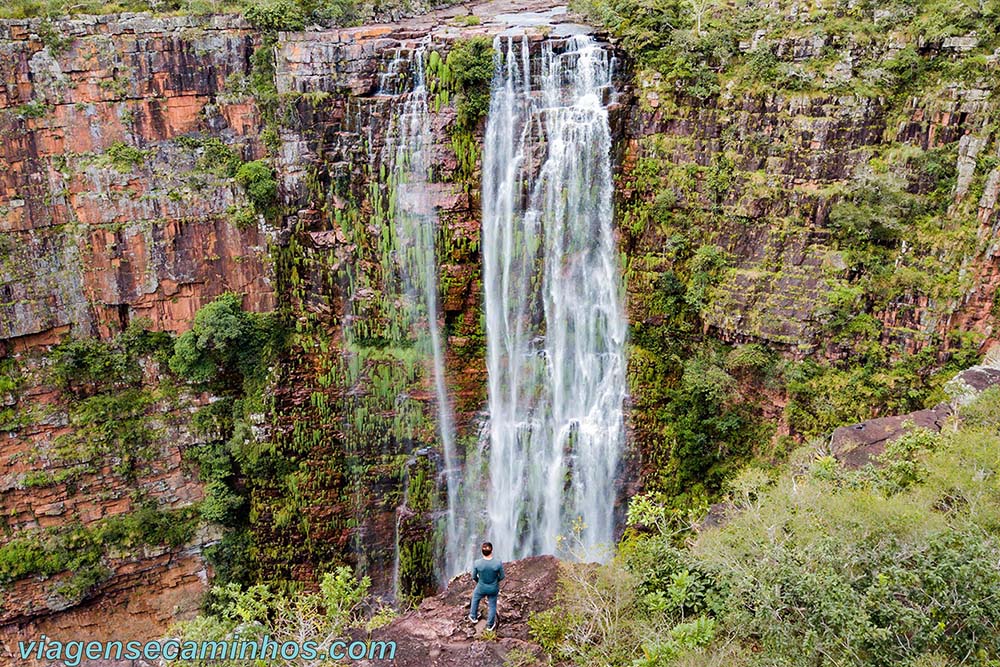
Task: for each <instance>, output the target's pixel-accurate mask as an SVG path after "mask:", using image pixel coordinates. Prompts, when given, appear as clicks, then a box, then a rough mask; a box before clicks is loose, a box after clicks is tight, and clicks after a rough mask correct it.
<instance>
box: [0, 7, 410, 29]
mask: <svg viewBox="0 0 1000 667" xmlns="http://www.w3.org/2000/svg"><path fill="white" fill-rule="evenodd" d="M402 6H403V3H389V4H385V3H382V4H379V3H373V2H359V1H358V0H266V1H265V2H249V1H248V0H116V1H115V2H96V1H95V0H83V1H82V2H76V1H74V2H70V1H69V0H15V2H13V3H10V4H8V5H5V6H4V7H3V8H0V18H14V19H19V18H31V17H50V18H51V17H60V16H68V15H77V14H113V13H118V12H153V13H156V14H191V15H204V14H219V13H242V14H243V15H244V16H245V17H246V18H247V20H248V21H249V22H250V24H251V25H253V26H254V27H255V28H258V29H260V30H267V31H277V30H300V29H302V28H304V27H305V26H306V25H307V24H321V25H340V26H349V25H358V24H359V23H360V22H361V21H363V20H365V19H370V18H373V17H374V16H375V15H376V14H378V13H381V12H388V11H392V10H393V9H397V8H399V7H402Z"/></svg>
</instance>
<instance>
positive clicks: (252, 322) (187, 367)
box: [170, 165, 276, 392]
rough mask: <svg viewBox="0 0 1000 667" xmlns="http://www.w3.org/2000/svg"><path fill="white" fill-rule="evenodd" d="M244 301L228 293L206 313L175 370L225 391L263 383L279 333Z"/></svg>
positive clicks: (176, 356)
mask: <svg viewBox="0 0 1000 667" xmlns="http://www.w3.org/2000/svg"><path fill="white" fill-rule="evenodd" d="M244 166H245V165H244ZM242 301H243V298H242V297H241V296H240V295H239V294H234V293H232V292H227V293H226V294H223V295H221V296H219V297H217V298H216V299H215V300H214V301H212V302H211V303H209V304H206V305H205V306H204V307H203V308H201V309H200V310H199V311H198V312H197V313H196V314H195V317H194V323H193V324H192V326H191V329H190V330H189V331H187V332H185V333H183V334H181V336H179V337H178V338H177V340H176V342H175V343H174V353H173V356H172V357H171V358H170V369H171V370H172V371H174V372H175V373H177V374H178V375H179V376H181V377H182V378H184V379H186V380H188V381H189V382H192V383H195V384H199V385H206V386H210V387H212V388H213V389H215V390H216V391H219V392H226V391H227V390H230V391H231V390H233V389H240V388H242V387H243V385H244V383H245V382H248V381H251V382H252V381H260V380H261V379H262V378H263V375H264V374H265V373H266V366H265V365H264V364H265V363H266V361H267V353H268V351H269V350H270V349H272V347H273V345H274V344H275V340H276V339H275V335H276V329H275V328H274V326H273V325H272V319H271V316H270V315H262V314H258V313H248V312H246V311H244V310H243V305H242Z"/></svg>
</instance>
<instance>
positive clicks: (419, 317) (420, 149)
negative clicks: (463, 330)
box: [379, 46, 459, 583]
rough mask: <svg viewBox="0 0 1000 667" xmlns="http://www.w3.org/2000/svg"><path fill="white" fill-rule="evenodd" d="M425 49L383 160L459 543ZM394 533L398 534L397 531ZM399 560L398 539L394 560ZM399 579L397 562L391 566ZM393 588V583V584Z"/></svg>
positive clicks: (396, 75)
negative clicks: (429, 366)
mask: <svg viewBox="0 0 1000 667" xmlns="http://www.w3.org/2000/svg"><path fill="white" fill-rule="evenodd" d="M425 53H426V49H425V48H424V47H422V46H421V47H418V48H417V49H414V50H413V51H412V52H411V53H410V54H409V58H408V60H409V66H410V75H411V77H412V81H413V88H412V90H411V91H410V92H409V93H408V94H407V95H406V97H405V101H404V102H403V106H402V109H400V110H399V112H398V113H397V114H394V117H395V124H394V125H393V126H392V127H390V129H389V132H388V135H387V138H386V146H385V152H386V158H387V159H386V160H385V162H384V163H385V164H388V165H390V173H389V185H390V191H391V193H392V201H391V205H390V211H391V215H392V226H391V228H392V233H393V244H392V246H393V249H394V254H395V260H396V262H395V263H396V266H397V267H398V271H399V276H400V279H401V283H402V292H403V293H404V294H405V295H406V297H407V300H408V302H409V303H408V304H407V311H408V314H409V316H410V320H411V322H412V323H414V324H416V325H417V326H420V325H421V324H423V325H424V326H426V336H423V335H419V334H418V339H419V338H423V339H424V340H425V341H426V342H428V343H429V346H430V352H431V358H432V361H433V376H434V390H435V397H436V402H437V417H438V435H439V437H440V439H441V443H442V449H443V450H444V461H445V471H444V475H445V484H446V490H447V496H448V510H447V513H446V517H445V519H446V526H445V531H446V534H445V539H446V540H447V542H448V543H452V542H453V541H456V540H458V539H459V538H458V530H457V527H456V519H455V508H456V506H457V501H456V497H457V493H458V484H459V479H458V469H459V468H458V462H457V460H456V455H455V429H454V424H453V420H452V412H451V403H450V401H449V400H448V393H447V387H446V382H445V358H444V345H443V342H442V340H441V338H442V336H441V328H440V324H439V322H438V314H439V309H438V281H437V270H438V262H437V255H436V252H435V237H436V235H437V222H438V221H437V215H436V212H435V210H434V205H433V203H432V201H431V198H430V196H429V190H430V187H429V183H430V180H431V173H430V171H431V170H430V155H429V153H430V150H431V147H432V139H433V137H432V134H431V123H430V118H429V114H428V102H427V86H426V78H425V77H426V74H425V65H424V57H425ZM406 60H407V58H406V57H405V56H404V54H403V53H397V55H396V57H395V58H394V59H393V60H392V61H391V62H390V64H389V66H388V68H387V72H386V73H385V74H383V75H382V76H380V80H379V92H380V93H381V94H400V93H401V91H400V90H398V87H399V85H400V79H401V67H402V66H403V64H404V62H405V61H406ZM397 533H398V530H397ZM398 558H399V544H398V535H397V544H396V559H397V561H398ZM395 567H396V571H397V572H396V576H394V580H398V567H399V566H398V562H397V563H396V566H395ZM397 583H398V581H397Z"/></svg>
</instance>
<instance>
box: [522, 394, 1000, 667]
mask: <svg viewBox="0 0 1000 667" xmlns="http://www.w3.org/2000/svg"><path fill="white" fill-rule="evenodd" d="M963 416H964V420H963V423H962V424H961V427H960V428H958V429H957V430H955V429H953V428H948V429H946V432H945V433H943V434H934V433H930V432H927V431H920V430H917V431H913V432H911V433H910V434H909V435H907V436H905V437H903V438H902V439H900V440H898V441H896V442H895V443H893V444H892V445H890V447H889V449H888V450H887V451H886V453H885V454H884V455H883V456H882V457H881V459H880V460H879V461H878V462H877V464H875V465H869V466H868V467H865V468H863V469H861V470H856V471H850V470H845V469H843V468H842V467H841V466H840V465H839V464H838V463H837V462H836V461H835V460H834V459H833V458H832V457H830V456H827V455H824V454H823V452H822V450H817V449H806V450H803V451H800V452H798V453H797V455H796V456H795V457H793V462H792V463H791V464H789V465H788V466H786V467H785V468H784V469H782V470H781V471H780V472H779V473H777V474H774V475H769V474H767V473H765V472H763V471H761V470H759V469H748V470H746V471H744V472H743V473H742V474H740V475H739V476H737V477H736V478H735V479H734V480H733V481H732V483H731V484H730V485H729V487H728V488H729V491H728V502H729V503H730V504H731V507H732V509H731V515H732V516H731V518H730V519H729V520H728V521H727V522H726V523H725V525H723V526H721V527H715V528H705V529H703V530H700V531H699V530H691V529H690V528H688V526H687V524H686V522H685V521H684V520H683V518H682V517H681V515H678V514H672V513H670V512H669V511H667V510H666V509H665V508H663V507H662V506H657V505H655V504H651V503H648V502H642V501H640V502H633V505H632V510H633V511H632V512H631V515H630V522H631V527H630V529H629V533H628V535H627V536H626V539H625V540H624V541H623V543H622V544H621V545H620V552H619V554H618V555H617V557H616V558H615V559H614V561H613V562H612V563H611V564H610V565H608V566H604V567H600V568H591V569H588V568H585V567H583V566H579V565H567V566H566V574H565V577H564V581H563V588H562V594H561V603H560V605H559V606H558V607H556V608H554V609H553V610H551V611H548V612H545V613H543V614H540V615H538V616H536V617H535V618H534V619H533V620H532V626H533V632H534V636H535V638H536V639H537V640H539V641H540V643H542V645H543V646H545V647H546V649H547V651H548V652H549V653H550V655H551V656H552V658H553V659H556V660H559V659H570V660H572V661H573V662H574V663H576V664H580V665H590V666H593V667H596V666H604V665H608V666H610V665H632V666H634V667H654V666H663V667H666V666H667V665H678V666H679V665H685V666H687V665H690V666H694V665H698V666H701V667H704V666H707V665H719V666H722V665H726V666H729V667H735V666H743V665H747V666H749V665H759V666H762V667H763V666H765V665H766V666H768V667H774V666H776V665H782V666H788V667H793V666H794V667H799V666H801V667H807V666H808V667H815V666H819V665H842V666H846V665H858V666H861V665H865V666H881V665H885V666H889V665H893V666H898V665H913V666H916V665H921V666H927V667H929V666H932V665H933V666H939V667H944V666H946V665H996V664H1000V663H998V662H997V660H998V658H1000V593H998V592H1000V568H998V566H997V563H998V562H1000V476H998V475H1000V432H998V427H1000V391H998V390H997V389H992V390H990V391H988V392H986V393H985V394H983V395H982V396H981V397H980V398H979V399H978V400H977V402H976V403H975V404H974V405H972V406H971V407H969V408H968V409H967V410H966V411H965V412H964V413H963Z"/></svg>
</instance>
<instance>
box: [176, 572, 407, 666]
mask: <svg viewBox="0 0 1000 667" xmlns="http://www.w3.org/2000/svg"><path fill="white" fill-rule="evenodd" d="M370 586H371V581H370V580H369V579H368V578H367V577H362V578H361V579H356V578H355V576H354V573H353V572H352V571H351V569H350V568H348V567H339V568H336V569H335V570H333V571H331V572H327V573H326V574H324V575H323V576H322V577H321V578H320V582H319V590H318V591H317V592H305V591H301V590H299V591H294V592H292V593H280V592H276V591H274V590H272V589H271V588H269V587H268V586H266V585H264V584H256V585H253V586H249V587H245V588H244V587H240V586H238V585H236V584H229V585H226V586H216V587H213V588H212V590H211V592H210V594H209V601H210V602H209V606H210V610H211V613H209V614H204V615H201V616H199V617H198V618H196V619H194V620H192V621H187V622H183V623H179V624H178V625H176V626H175V627H174V628H173V630H172V633H171V634H172V635H173V636H175V637H178V638H179V639H181V640H195V641H230V640H234V639H235V638H236V636H237V635H238V636H239V639H241V640H243V641H254V640H258V641H259V640H261V639H262V638H263V637H265V636H266V637H268V638H269V640H270V641H274V642H278V644H279V645H280V644H282V643H284V642H297V643H299V644H301V643H303V642H307V641H311V642H315V643H316V650H317V651H322V652H323V653H322V654H323V655H326V653H327V652H328V651H329V650H330V647H331V644H332V642H334V641H337V640H339V639H341V638H343V637H344V636H346V635H345V631H346V630H347V629H348V628H350V627H359V626H360V627H365V628H366V629H368V630H369V631H371V630H374V629H376V628H378V627H381V626H383V625H385V624H386V623H388V622H389V621H391V620H392V618H393V616H394V612H393V611H392V609H391V608H390V607H387V606H385V605H383V604H382V602H381V601H380V600H377V599H376V600H372V598H371V596H370V595H369V589H370ZM245 662H246V661H245V660H243V661H240V660H231V661H220V660H206V661H204V662H201V661H185V660H180V661H176V662H172V663H171V664H173V665H177V666H178V667H201V666H202V665H206V666H207V665H209V664H211V665H221V666H222V667H230V666H232V667H235V666H236V665H239V664H242V663H245ZM269 664H275V665H278V664H281V665H285V664H289V665H291V664H300V663H298V662H295V661H287V662H286V661H281V662H273V663H269Z"/></svg>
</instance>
